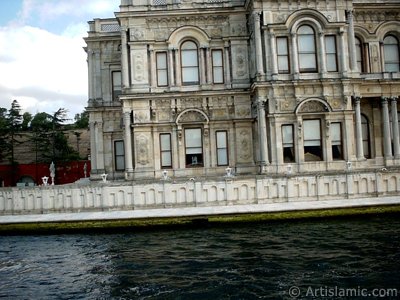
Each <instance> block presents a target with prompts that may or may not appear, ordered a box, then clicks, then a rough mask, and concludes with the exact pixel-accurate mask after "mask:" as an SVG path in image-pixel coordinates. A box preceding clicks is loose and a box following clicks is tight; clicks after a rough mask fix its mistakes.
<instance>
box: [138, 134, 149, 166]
mask: <svg viewBox="0 0 400 300" xmlns="http://www.w3.org/2000/svg"><path fill="white" fill-rule="evenodd" d="M136 146H137V163H138V164H140V165H147V164H148V163H149V161H150V160H149V143H148V138H147V137H146V136H145V135H143V134H141V135H139V136H138V137H137V138H136Z"/></svg>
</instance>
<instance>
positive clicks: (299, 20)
mask: <svg viewBox="0 0 400 300" xmlns="http://www.w3.org/2000/svg"><path fill="white" fill-rule="evenodd" d="M303 24H308V25H311V26H312V27H313V28H314V29H315V30H316V33H319V32H322V31H323V28H325V27H326V26H327V25H328V24H329V21H328V19H327V18H326V17H325V16H324V15H323V14H321V13H320V12H319V11H317V10H314V9H301V10H298V11H296V12H294V13H292V14H291V15H290V16H289V17H288V18H287V20H286V23H285V25H286V27H287V28H290V32H291V33H296V32H297V29H298V28H299V26H301V25H303Z"/></svg>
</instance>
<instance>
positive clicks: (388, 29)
mask: <svg viewBox="0 0 400 300" xmlns="http://www.w3.org/2000/svg"><path fill="white" fill-rule="evenodd" d="M399 28H400V22H398V21H390V22H385V23H382V24H381V25H379V26H378V28H377V29H376V31H375V32H376V36H377V37H378V39H379V41H383V39H384V38H385V36H386V35H388V34H392V35H394V36H396V37H397V38H398V39H400V30H399Z"/></svg>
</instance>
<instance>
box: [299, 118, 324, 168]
mask: <svg viewBox="0 0 400 300" xmlns="http://www.w3.org/2000/svg"><path fill="white" fill-rule="evenodd" d="M303 135H304V160H305V161H319V160H322V140H321V123H320V120H304V122H303Z"/></svg>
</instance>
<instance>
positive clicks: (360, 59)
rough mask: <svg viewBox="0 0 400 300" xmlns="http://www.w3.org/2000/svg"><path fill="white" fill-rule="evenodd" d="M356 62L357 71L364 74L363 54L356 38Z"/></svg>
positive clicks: (359, 42)
mask: <svg viewBox="0 0 400 300" xmlns="http://www.w3.org/2000/svg"><path fill="white" fill-rule="evenodd" d="M356 60H357V67H358V71H360V72H365V70H364V53H363V48H362V43H361V40H360V39H359V38H357V37H356Z"/></svg>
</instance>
